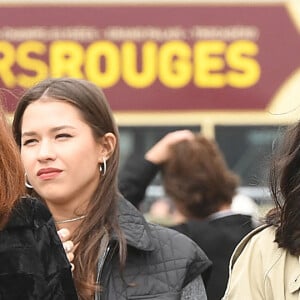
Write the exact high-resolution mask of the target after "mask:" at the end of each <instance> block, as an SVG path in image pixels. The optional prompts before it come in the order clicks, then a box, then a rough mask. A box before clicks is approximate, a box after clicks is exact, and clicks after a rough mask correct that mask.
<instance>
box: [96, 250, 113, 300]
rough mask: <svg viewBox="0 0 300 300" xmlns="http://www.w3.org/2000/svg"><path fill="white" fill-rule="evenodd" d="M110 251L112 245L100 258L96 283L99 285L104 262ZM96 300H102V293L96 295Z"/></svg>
mask: <svg viewBox="0 0 300 300" xmlns="http://www.w3.org/2000/svg"><path fill="white" fill-rule="evenodd" d="M109 250H110V245H107V247H106V250H105V252H104V254H103V255H102V256H101V257H100V259H99V261H98V272H97V278H96V283H97V284H100V279H101V275H102V270H103V265H104V262H105V260H106V257H107V255H108V252H109ZM95 300H100V293H95Z"/></svg>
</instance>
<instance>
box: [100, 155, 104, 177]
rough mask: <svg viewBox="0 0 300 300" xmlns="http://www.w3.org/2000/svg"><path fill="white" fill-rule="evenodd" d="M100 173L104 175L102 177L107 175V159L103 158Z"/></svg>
mask: <svg viewBox="0 0 300 300" xmlns="http://www.w3.org/2000/svg"><path fill="white" fill-rule="evenodd" d="M102 165H103V167H102ZM99 171H100V173H102V176H104V175H105V173H106V159H105V157H103V163H102V164H100V167H99Z"/></svg>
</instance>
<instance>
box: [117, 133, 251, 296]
mask: <svg viewBox="0 0 300 300" xmlns="http://www.w3.org/2000/svg"><path fill="white" fill-rule="evenodd" d="M128 162H129V164H125V166H124V169H122V171H121V173H120V191H121V192H122V193H123V194H124V196H125V197H126V198H127V199H129V200H130V201H132V202H133V203H134V204H135V205H138V204H139V203H140V202H141V201H142V199H143V196H144V193H145V190H146V187H147V186H148V185H149V183H150V182H151V180H152V179H153V177H154V176H155V175H156V174H157V172H159V171H161V177H162V183H163V186H164V189H165V191H166V194H167V195H168V197H170V198H171V200H172V202H173V206H175V208H176V211H177V215H178V212H179V213H180V219H181V221H180V223H179V224H177V225H173V226H170V225H168V227H171V228H172V229H175V230H177V231H179V232H181V233H184V234H185V235H187V236H189V237H190V238H191V239H193V240H194V241H195V242H196V243H197V244H198V245H199V246H200V247H201V248H202V249H203V250H204V252H205V253H206V254H207V256H208V257H209V259H211V261H212V262H213V267H212V273H211V276H210V279H209V281H208V284H207V297H208V299H209V300H220V299H221V297H222V296H223V295H224V292H225V288H226V283H227V280H228V266H229V260H230V257H231V255H232V253H233V250H234V248H235V247H236V245H237V244H238V243H239V242H240V240H241V239H242V238H243V237H244V236H245V235H246V234H247V233H249V232H250V231H251V230H252V229H253V228H254V227H255V224H254V223H253V222H252V219H251V216H250V215H245V214H239V213H236V212H235V211H233V210H232V209H231V203H232V199H233V197H234V196H235V194H236V189H237V186H238V184H239V178H238V177H237V176H236V175H235V174H234V173H233V172H232V171H230V170H229V169H228V167H227V165H226V163H225V160H224V158H223V155H222V153H221V151H220V150H219V148H218V146H217V144H216V143H215V142H214V141H212V140H209V139H207V138H205V137H204V136H202V135H200V134H194V133H193V132H191V131H189V130H179V131H174V132H171V133H168V134H167V135H165V136H164V137H163V138H162V139H161V140H159V141H158V142H157V143H156V144H155V145H154V146H153V147H151V149H150V150H149V151H148V152H147V153H146V154H145V156H144V157H143V158H140V159H138V158H137V157H135V159H130V160H128ZM177 218H178V217H177ZM178 219H179V218H178Z"/></svg>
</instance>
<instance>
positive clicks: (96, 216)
mask: <svg viewBox="0 0 300 300" xmlns="http://www.w3.org/2000/svg"><path fill="white" fill-rule="evenodd" d="M42 96H45V97H51V98H54V99H56V100H61V101H66V102H68V103H70V104H72V105H74V106H75V107H77V108H78V109H79V111H80V112H81V114H82V116H83V118H84V120H85V121H86V123H87V124H88V125H89V126H90V127H91V129H92V132H93V134H94V137H95V139H99V138H101V137H103V136H104V135H105V134H106V133H108V132H110V133H113V134H114V135H115V136H116V138H117V143H116V148H115V150H114V152H113V154H112V155H111V157H110V158H109V160H108V161H107V171H106V174H105V176H103V177H102V178H101V184H100V185H99V186H98V188H97V190H96V191H95V193H94V197H93V198H92V199H91V201H90V203H89V206H88V208H87V212H86V215H87V217H86V218H85V219H84V221H83V222H82V224H81V226H80V228H78V229H77V231H76V232H75V233H74V237H73V238H74V243H77V242H80V243H79V245H78V248H77V249H76V251H75V258H74V264H75V266H76V267H75V270H74V274H73V275H74V280H75V284H76V287H77V291H78V294H79V297H80V298H81V299H90V298H91V297H92V296H91V295H93V294H94V292H95V290H96V286H95V272H96V269H97V267H96V266H97V261H98V259H99V255H101V253H100V254H99V246H100V242H101V239H102V237H103V236H104V234H105V232H106V230H107V231H108V232H110V233H111V232H112V231H113V232H115V233H117V236H118V239H119V255H120V261H121V266H123V265H124V263H125V258H126V246H125V240H124V237H123V235H122V232H121V229H120V228H119V223H118V220H117V202H118V199H119V192H118V187H117V172H118V164H119V142H118V140H119V134H118V129H117V126H116V123H115V121H114V118H113V116H112V112H111V109H110V107H109V105H108V103H107V100H106V98H105V95H104V93H103V92H102V91H101V89H100V88H98V87H97V86H95V85H94V84H92V83H90V82H88V81H85V80H79V79H72V78H60V79H47V80H45V81H42V82H41V83H39V84H37V85H36V86H34V87H33V88H31V89H29V90H28V91H27V92H26V93H25V94H24V95H23V97H22V98H21V99H20V101H19V103H18V106H17V108H16V111H15V117H14V121H13V133H14V137H15V140H16V141H17V143H18V145H19V146H20V147H21V132H22V116H23V114H24V111H25V110H26V108H27V106H28V105H29V104H30V103H32V102H34V101H36V100H38V99H40V98H41V97H42ZM31 193H32V194H34V193H35V192H34V190H33V191H31Z"/></svg>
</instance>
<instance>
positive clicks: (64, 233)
mask: <svg viewBox="0 0 300 300" xmlns="http://www.w3.org/2000/svg"><path fill="white" fill-rule="evenodd" d="M57 233H58V236H59V237H60V240H61V241H62V244H63V247H64V249H65V252H66V255H67V258H68V260H69V262H70V264H71V270H72V271H73V270H74V264H73V263H72V261H73V259H74V253H73V252H74V244H73V242H72V241H71V240H70V235H71V234H70V231H69V230H68V229H67V228H62V229H60V230H58V231H57Z"/></svg>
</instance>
